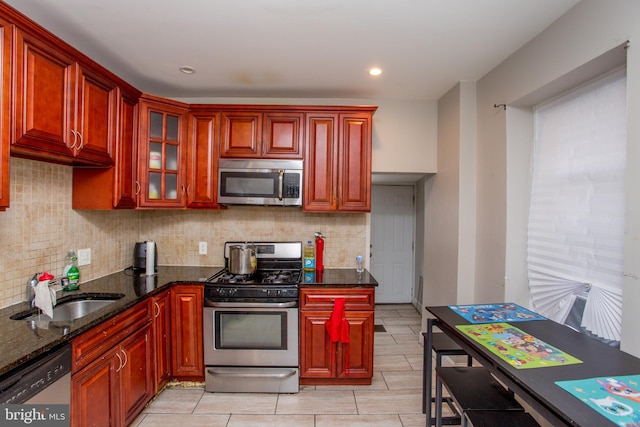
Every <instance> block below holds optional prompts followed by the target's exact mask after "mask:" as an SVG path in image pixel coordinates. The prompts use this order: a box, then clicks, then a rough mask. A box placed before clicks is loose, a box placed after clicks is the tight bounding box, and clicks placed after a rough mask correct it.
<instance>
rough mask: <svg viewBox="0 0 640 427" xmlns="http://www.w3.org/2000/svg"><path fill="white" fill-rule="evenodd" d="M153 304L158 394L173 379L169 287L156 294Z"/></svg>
mask: <svg viewBox="0 0 640 427" xmlns="http://www.w3.org/2000/svg"><path fill="white" fill-rule="evenodd" d="M152 304H153V307H152V309H153V323H152V326H153V341H154V342H153V350H154V353H155V357H154V363H155V365H154V371H155V375H154V388H153V393H154V394H157V393H158V392H159V391H160V390H162V387H164V385H165V384H166V383H167V382H168V381H169V380H170V379H171V293H170V291H169V290H168V289H167V290H166V291H164V292H162V293H161V294H160V295H157V296H154V297H153V299H152Z"/></svg>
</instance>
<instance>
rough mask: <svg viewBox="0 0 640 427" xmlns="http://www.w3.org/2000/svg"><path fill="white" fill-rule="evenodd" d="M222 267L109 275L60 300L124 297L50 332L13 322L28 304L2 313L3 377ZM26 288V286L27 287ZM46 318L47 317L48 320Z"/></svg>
mask: <svg viewBox="0 0 640 427" xmlns="http://www.w3.org/2000/svg"><path fill="white" fill-rule="evenodd" d="M220 269H221V267H169V266H166V267H165V266H159V267H158V274H157V275H155V276H151V278H150V279H149V280H147V279H148V278H147V277H146V276H139V275H134V274H133V272H132V271H131V270H124V271H122V272H120V273H114V274H110V275H108V276H105V277H101V278H99V279H95V280H91V281H89V282H86V283H81V285H80V290H78V291H73V292H64V293H62V294H60V293H59V294H58V298H60V297H62V296H65V295H71V294H81V293H90V292H99V293H105V292H106V293H121V294H124V297H123V298H121V299H119V300H117V301H116V302H114V303H112V304H109V305H108V306H107V307H104V308H103V309H100V310H97V311H96V312H94V313H91V314H89V315H87V316H84V317H82V318H80V319H76V320H72V321H68V322H50V323H49V324H48V329H44V328H37V327H34V326H33V325H32V323H31V322H27V321H26V320H12V319H10V316H11V315H13V314H16V313H19V312H21V311H24V310H28V309H29V305H28V304H27V303H26V302H22V303H20V304H15V305H12V306H10V307H6V308H3V309H1V310H0V337H2V338H1V341H0V375H3V374H5V373H6V372H9V371H10V370H12V369H14V368H16V367H18V366H20V365H22V364H23V363H25V362H28V361H29V360H32V359H35V358H36V357H38V356H39V355H41V354H43V353H46V352H48V351H50V350H51V349H53V348H56V347H58V346H60V345H63V344H64V343H67V342H69V341H70V340H71V339H73V338H74V337H76V336H78V335H80V334H81V333H82V332H85V331H87V330H89V329H91V328H92V327H94V326H96V325H98V324H99V323H101V322H103V321H105V320H107V319H108V318H110V317H112V316H115V315H116V314H118V313H120V312H122V311H124V310H126V309H128V308H130V307H132V306H133V305H135V304H137V303H138V302H140V301H142V300H144V299H145V298H149V297H151V296H152V295H154V294H157V293H159V292H161V291H162V290H164V289H168V287H170V286H171V285H173V284H185V283H199V282H203V281H204V280H206V279H207V278H208V277H211V276H212V275H214V274H215V273H217V272H218V271H219V270H220ZM25 286H26V285H25ZM45 318H46V316H45Z"/></svg>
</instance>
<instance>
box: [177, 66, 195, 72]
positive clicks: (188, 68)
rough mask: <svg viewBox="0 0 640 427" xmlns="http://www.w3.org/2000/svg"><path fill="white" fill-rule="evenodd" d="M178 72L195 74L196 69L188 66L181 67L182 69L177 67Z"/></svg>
mask: <svg viewBox="0 0 640 427" xmlns="http://www.w3.org/2000/svg"><path fill="white" fill-rule="evenodd" d="M178 70H180V72H181V73H185V74H195V72H196V69H195V68H193V67H190V66H188V65H183V66H182V67H178Z"/></svg>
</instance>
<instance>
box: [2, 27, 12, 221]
mask: <svg viewBox="0 0 640 427" xmlns="http://www.w3.org/2000/svg"><path fill="white" fill-rule="evenodd" d="M0 79H2V80H0V211H3V210H5V209H6V208H8V207H9V177H10V175H9V92H10V90H11V85H10V83H11V27H10V24H9V22H7V21H5V20H4V19H0Z"/></svg>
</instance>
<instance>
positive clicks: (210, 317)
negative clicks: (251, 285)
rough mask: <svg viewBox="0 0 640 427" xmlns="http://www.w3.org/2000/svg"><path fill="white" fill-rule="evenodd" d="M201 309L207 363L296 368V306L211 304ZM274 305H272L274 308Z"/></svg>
mask: <svg viewBox="0 0 640 427" xmlns="http://www.w3.org/2000/svg"><path fill="white" fill-rule="evenodd" d="M207 304H208V305H216V304H217V305H218V306H213V307H212V306H205V308H204V359H205V365H207V366H246V367H266V366H275V367H285V366H286V367H297V366H298V308H297V303H296V302H294V303H292V305H294V306H295V307H286V305H289V304H286V303H285V304H282V305H285V307H279V306H278V305H279V304H273V303H264V304H263V303H258V304H238V303H212V302H208V303H207ZM274 306H275V307H274Z"/></svg>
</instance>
